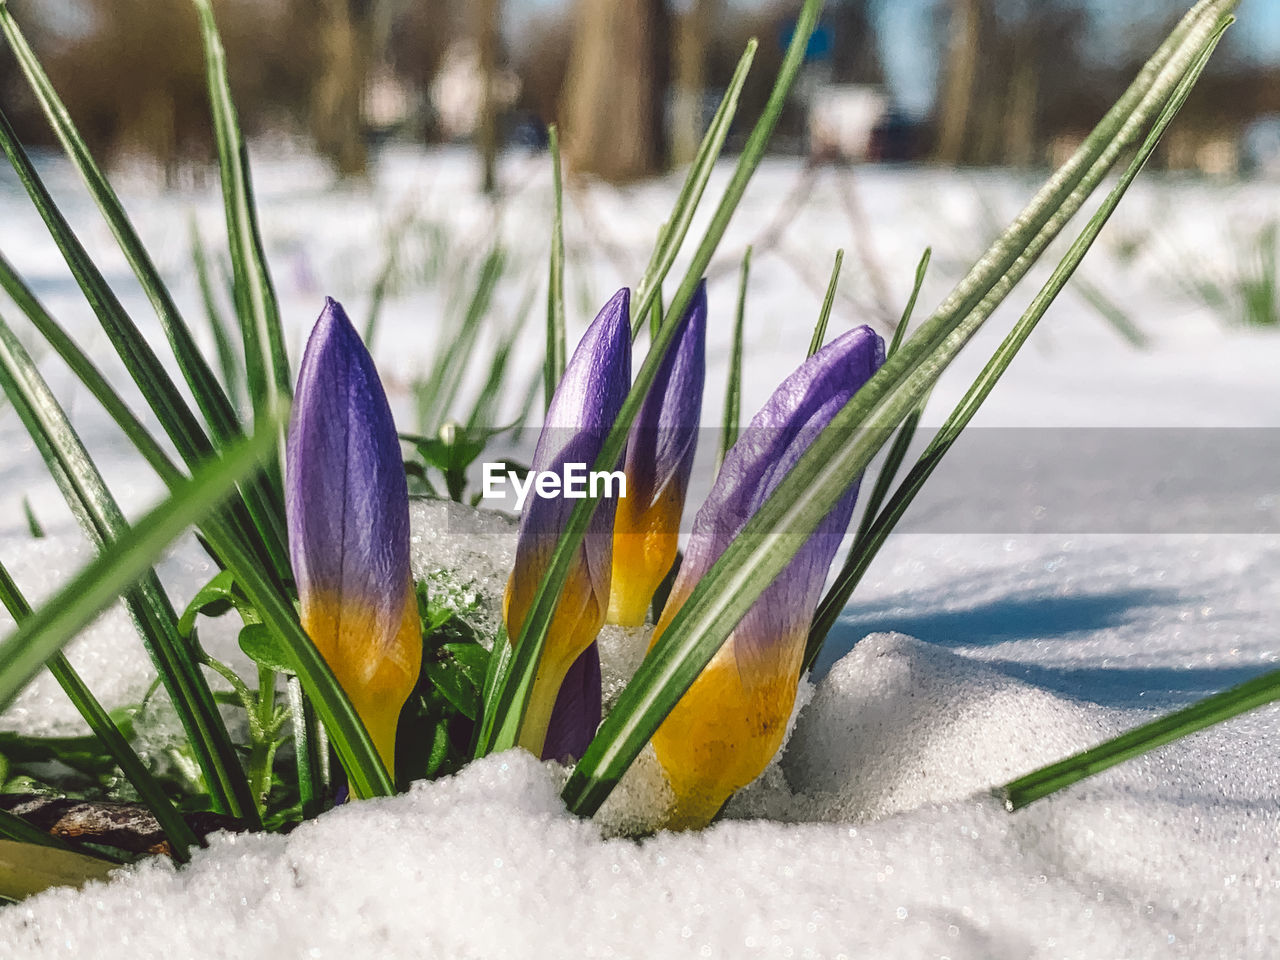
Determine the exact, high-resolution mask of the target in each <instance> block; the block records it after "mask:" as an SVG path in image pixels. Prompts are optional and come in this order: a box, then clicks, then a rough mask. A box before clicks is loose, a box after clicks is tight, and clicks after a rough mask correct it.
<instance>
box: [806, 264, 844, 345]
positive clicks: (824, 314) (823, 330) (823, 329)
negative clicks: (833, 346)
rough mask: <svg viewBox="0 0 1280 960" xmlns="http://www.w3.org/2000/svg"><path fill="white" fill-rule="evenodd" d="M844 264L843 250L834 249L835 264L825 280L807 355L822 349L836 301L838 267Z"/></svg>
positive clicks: (838, 278)
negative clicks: (820, 308) (824, 292)
mask: <svg viewBox="0 0 1280 960" xmlns="http://www.w3.org/2000/svg"><path fill="white" fill-rule="evenodd" d="M843 264H844V250H843V249H840V250H837V251H836V262H835V266H833V267H832V268H831V279H830V280H828V281H827V293H826V295H825V296H824V297H823V298H822V310H821V311H819V313H818V322H817V323H816V324H815V325H814V328H813V339H812V340H810V341H809V356H811V357H812V356H813V355H814V354H815V353H817V352H818V351H819V350H821V349H822V341H823V340H825V339H826V338H827V321H829V320H830V319H831V307H832V305H833V304H834V303H835V302H836V285H837V284H838V283H839V282H840V267H841V266H843Z"/></svg>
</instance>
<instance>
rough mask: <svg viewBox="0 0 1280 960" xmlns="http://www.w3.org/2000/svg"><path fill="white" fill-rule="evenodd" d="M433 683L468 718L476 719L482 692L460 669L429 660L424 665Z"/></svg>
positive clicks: (423, 668)
mask: <svg viewBox="0 0 1280 960" xmlns="http://www.w3.org/2000/svg"><path fill="white" fill-rule="evenodd" d="M422 672H423V673H425V674H426V676H427V679H428V680H430V681H431V685H432V686H433V687H435V688H436V690H437V691H438V692H439V693H440V695H441V696H443V697H444V698H445V699H446V700H448V701H449V702H450V703H451V704H453V705H454V706H455V707H456V708H457V709H458V711H459V712H460V713H461V714H462V715H463V716H464V717H466V718H467V719H468V720H474V719H476V717H477V716H478V715H479V713H480V693H479V691H478V690H476V688H475V685H474V684H472V683H471V681H470V679H469V678H468V677H467V676H466V675H465V674H464V673H463V672H462V671H461V670H459V669H457V668H456V667H454V666H452V665H451V664H448V663H444V662H442V661H439V660H433V661H428V662H426V663H424V664H423V665H422Z"/></svg>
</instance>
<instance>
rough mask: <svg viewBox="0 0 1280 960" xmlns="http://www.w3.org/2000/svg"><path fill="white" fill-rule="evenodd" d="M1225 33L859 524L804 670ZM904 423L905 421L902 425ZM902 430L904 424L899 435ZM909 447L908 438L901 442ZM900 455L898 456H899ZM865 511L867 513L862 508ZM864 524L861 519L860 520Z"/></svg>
mask: <svg viewBox="0 0 1280 960" xmlns="http://www.w3.org/2000/svg"><path fill="white" fill-rule="evenodd" d="M1226 27H1227V23H1226V22H1223V23H1222V24H1221V25H1220V26H1219V28H1218V30H1217V31H1216V32H1214V33H1213V34H1212V35H1211V36H1210V37H1209V39H1208V40H1207V41H1206V45H1205V47H1204V49H1203V51H1202V52H1201V54H1200V56H1199V57H1198V58H1197V59H1196V60H1195V61H1193V62H1192V63H1191V65H1190V66H1189V67H1188V68H1187V70H1186V73H1185V74H1184V76H1183V77H1182V78H1181V80H1180V81H1179V84H1178V86H1177V87H1176V88H1175V89H1174V91H1173V93H1172V94H1171V95H1170V97H1169V101H1168V103H1167V104H1165V106H1164V108H1163V109H1162V110H1161V113H1160V116H1159V117H1158V118H1157V119H1156V121H1155V123H1154V124H1153V125H1152V128H1151V131H1150V132H1149V133H1148V134H1147V136H1146V139H1145V140H1144V141H1143V143H1142V145H1141V147H1140V148H1139V149H1138V152H1137V154H1136V155H1135V156H1134V158H1133V160H1132V161H1131V162H1130V163H1129V166H1128V167H1127V168H1126V170H1125V171H1124V173H1123V174H1122V175H1121V177H1120V180H1119V182H1118V183H1117V184H1116V186H1115V187H1114V188H1113V189H1112V190H1111V192H1110V193H1109V194H1108V195H1107V197H1106V199H1105V200H1104V201H1103V203H1102V206H1101V207H1100V208H1099V210H1098V212H1097V213H1095V214H1094V216H1093V217H1092V218H1090V220H1089V223H1088V224H1087V225H1086V226H1085V228H1084V230H1083V231H1081V233H1080V235H1079V236H1078V237H1077V238H1076V239H1075V241H1074V242H1073V243H1072V245H1071V248H1070V249H1069V250H1068V251H1067V253H1066V255H1065V256H1064V257H1063V259H1062V261H1061V262H1060V263H1059V264H1058V267H1057V268H1056V269H1055V270H1054V272H1053V274H1052V275H1051V276H1050V278H1049V280H1048V281H1047V282H1046V283H1045V285H1044V286H1043V287H1042V288H1041V289H1040V291H1039V292H1038V293H1037V294H1036V296H1035V298H1034V299H1033V300H1032V301H1031V303H1030V305H1029V306H1028V307H1027V309H1026V311H1025V312H1024V313H1023V315H1022V317H1021V318H1020V319H1019V320H1018V322H1017V324H1015V325H1014V327H1013V329H1012V330H1011V331H1010V332H1009V334H1008V336H1006V337H1005V339H1004V341H1003V342H1002V343H1001V344H1000V346H999V347H998V348H997V349H996V351H995V353H994V354H992V356H991V359H990V360H988V361H987V363H986V365H985V366H984V367H983V369H982V372H981V373H980V374H979V375H978V377H977V378H976V379H975V380H974V382H973V384H972V385H971V386H970V387H969V389H968V390H967V391H966V392H965V394H964V396H963V397H962V398H961V400H960V402H959V403H958V404H956V407H955V409H954V410H952V412H951V414H950V415H949V416H948V417H947V420H946V422H945V423H943V425H942V427H941V428H940V429H939V430H938V432H937V434H936V435H935V436H934V438H933V439H932V440H931V441H930V443H929V445H928V446H927V447H926V448H925V450H924V452H923V453H922V454H921V455H920V458H919V460H918V461H917V462H916V464H915V465H914V466H913V467H912V469H911V471H910V472H909V473H908V474H907V477H906V479H905V480H903V482H902V484H901V486H899V487H898V489H897V490H895V491H894V493H893V496H892V497H891V498H890V500H889V502H888V504H887V505H886V506H885V508H884V510H883V512H877V513H876V514H874V515H873V516H874V517H875V519H874V521H873V522H871V523H869V524H865V526H864V528H863V529H860V530H859V532H858V537H857V539H856V541H855V543H854V547H853V549H852V551H851V552H850V555H849V558H848V560H847V561H846V563H845V565H844V567H843V569H841V571H840V574H839V576H837V578H836V581H835V583H833V584H832V586H831V589H830V590H828V591H827V594H826V595H825V596H824V597H823V599H822V602H821V603H820V604H819V605H818V610H817V613H816V614H815V616H814V619H813V624H812V626H811V627H810V631H809V639H808V644H807V647H806V651H805V667H806V668H808V667H810V666H812V665H813V662H814V661H815V660H816V659H817V656H818V653H819V651H820V650H821V647H822V643H823V641H824V640H825V639H826V636H827V634H828V633H829V632H830V630H831V627H832V626H833V625H834V624H835V622H836V620H837V618H838V617H839V616H840V611H841V610H843V609H844V607H845V604H847V603H848V602H849V597H850V596H852V594H853V591H854V589H855V588H856V587H857V585H858V583H859V582H860V581H861V579H862V577H863V576H864V575H865V574H866V572H867V568H868V567H870V565H871V561H872V560H873V559H875V556H876V554H877V553H878V552H879V550H880V548H881V546H883V545H884V542H885V540H886V539H887V538H888V536H889V534H890V533H891V532H892V531H893V528H894V527H895V526H897V524H898V521H899V520H901V519H902V516H903V514H904V513H905V512H906V510H907V507H908V506H910V504H911V502H912V500H914V499H915V496H916V494H917V493H919V492H920V490H921V489H922V488H923V487H924V484H925V482H926V481H927V480H928V479H929V477H930V476H931V475H932V474H933V471H934V470H936V469H937V467H938V464H939V463H940V462H941V461H942V458H943V457H944V456H945V455H946V453H947V451H948V450H950V449H951V446H952V445H953V444H954V443H955V441H956V440H957V439H958V438H959V436H960V433H961V431H963V430H964V428H965V427H966V426H968V424H969V422H970V421H971V420H972V419H973V417H974V415H975V414H976V413H977V412H978V409H979V407H981V406H982V403H983V401H985V400H986V398H987V397H988V396H989V395H990V393H991V391H992V389H994V387H995V385H996V383H997V382H998V381H999V379H1000V377H1001V376H1002V375H1003V374H1004V371H1005V370H1006V369H1007V368H1008V366H1009V364H1010V363H1011V362H1012V361H1013V358H1014V357H1015V356H1016V355H1017V353H1018V351H1019V350H1021V349H1022V346H1023V344H1024V343H1026V341H1027V338H1028V337H1030V336H1031V332H1032V331H1033V330H1034V329H1035V327H1036V325H1037V324H1038V323H1039V322H1040V319H1041V317H1043V316H1044V314H1045V312H1046V311H1047V310H1048V309H1049V306H1050V304H1052V303H1053V301H1054V299H1055V298H1056V297H1057V296H1058V294H1059V293H1061V292H1062V289H1063V287H1064V286H1065V285H1066V283H1067V281H1068V280H1070V279H1071V277H1072V275H1073V274H1074V273H1075V270H1076V268H1077V267H1078V266H1079V265H1080V262H1081V261H1082V260H1083V259H1084V255H1085V253H1087V252H1088V250H1089V248H1090V247H1091V246H1092V245H1093V242H1094V240H1095V239H1096V238H1097V236H1098V233H1099V232H1100V231H1101V230H1102V227H1103V226H1104V225H1105V224H1106V222H1107V220H1108V219H1109V218H1110V216H1111V214H1112V213H1113V212H1114V211H1115V209H1116V207H1117V206H1118V205H1119V203H1120V200H1121V199H1122V198H1123V197H1124V195H1125V192H1126V191H1127V190H1128V189H1129V186H1130V185H1131V184H1132V183H1133V181H1134V179H1135V178H1136V177H1137V175H1138V174H1139V172H1141V170H1142V168H1143V166H1144V165H1145V164H1146V162H1147V160H1148V159H1149V158H1150V156H1151V153H1152V152H1153V151H1154V150H1155V148H1156V145H1157V144H1158V143H1159V140H1160V137H1161V136H1162V135H1163V133H1164V131H1165V129H1166V128H1167V127H1168V125H1169V124H1170V123H1171V122H1172V121H1173V118H1174V117H1175V116H1176V115H1177V113H1178V110H1179V109H1180V108H1181V107H1182V104H1183V103H1184V102H1185V100H1186V97H1187V95H1188V94H1189V93H1190V91H1191V88H1192V87H1193V86H1194V85H1195V82H1196V80H1197V79H1198V78H1199V76H1200V73H1201V71H1202V70H1203V69H1204V64H1205V63H1206V62H1207V61H1208V58H1209V56H1210V54H1211V53H1212V52H1213V49H1214V47H1215V46H1216V44H1217V41H1218V38H1219V37H1220V36H1221V33H1222V31H1223V30H1225V29H1226ZM913 414H914V416H915V419H916V420H918V419H919V410H917V411H913ZM908 422H910V420H909V421H908ZM905 429H906V424H904V431H905ZM907 442H908V443H909V442H910V438H909V437H908V438H907ZM905 452H906V451H905V449H904V450H903V451H902V453H904V454H905ZM868 510H870V508H868ZM864 521H865V517H864Z"/></svg>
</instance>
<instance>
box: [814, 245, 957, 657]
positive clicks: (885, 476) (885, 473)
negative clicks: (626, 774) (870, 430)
mask: <svg viewBox="0 0 1280 960" xmlns="http://www.w3.org/2000/svg"><path fill="white" fill-rule="evenodd" d="M931 255H932V251H931V249H930V248H928V247H926V248H925V251H924V255H923V256H922V257H921V258H920V263H919V265H918V266H917V267H916V279H915V284H914V285H913V286H912V288H911V296H910V297H909V298H908V299H907V306H906V308H905V309H904V310H903V311H902V317H901V318H900V319H899V320H898V325H897V326H896V327H895V328H894V330H893V339H892V340H891V341H890V342H889V350H888V352H887V353H886V356H892V355H893V354H894V353H895V352H896V351H897V349H898V347H899V346H901V344H902V338H903V336H904V335H905V334H906V330H907V326H908V324H910V322H911V314H912V312H913V311H914V310H915V306H916V299H917V298H918V297H919V295H920V287H921V286H923V285H924V277H925V271H926V270H928V268H929V258H930V256H931ZM926 403H928V395H927V394H926V395H925V397H924V399H923V400H921V401H920V403H919V404H917V406H916V409H915V410H913V411H911V413H910V414H908V415H907V419H906V420H904V421H903V423H902V426H901V427H900V428H899V429H898V435H897V436H896V437H894V440H893V446H891V447H890V448H889V453H888V455H887V456H886V457H885V461H884V466H883V467H881V468H880V472H879V473H878V474H876V483H875V486H874V487H873V488H872V490H871V495H870V496H869V497H868V498H867V503H866V506H865V507H864V508H863V511H862V520H861V521H860V522H859V524H858V532H857V534H856V535H855V536H854V544H855V546H854V549H853V550H851V551H850V552H849V556H848V558H847V559H846V560H845V563H844V567H845V569H849V568H850V567H851V565H852V564H854V563H856V562H857V554H858V550H857V546H856V545H857V544H858V543H861V542H862V541H864V540H865V539H866V536H867V531H868V530H869V529H870V527H871V523H872V521H873V520H875V518H876V514H877V513H879V512H880V505H881V504H882V503H884V498H885V497H886V496H888V495H889V488H890V487H891V486H892V485H893V481H894V478H895V477H897V475H898V470H899V468H900V467H901V466H902V461H903V460H904V459H906V456H907V450H908V449H909V448H910V446H911V440H912V438H913V437H915V433H916V427H917V426H919V424H920V417H921V415H922V414H923V413H924V408H925V404H926ZM843 575H844V571H843V570H842V571H841V576H842V577H843ZM837 582H839V578H837ZM832 596H833V594H832V592H831V591H828V592H827V596H826V597H824V598H823V602H822V604H820V605H819V609H821V608H822V605H823V604H826V603H827V602H828V599H829V598H831V597H832ZM844 602H848V598H847V597H846V598H845V601H844ZM810 662H811V661H810V659H809V658H807V657H806V659H805V667H806V669H807V668H808V666H809V665H810Z"/></svg>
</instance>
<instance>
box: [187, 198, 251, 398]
mask: <svg viewBox="0 0 1280 960" xmlns="http://www.w3.org/2000/svg"><path fill="white" fill-rule="evenodd" d="M191 262H192V265H193V266H194V267H195V270H196V283H197V284H198V285H199V287H200V300H201V302H203V304H204V315H205V320H206V321H207V322H208V324H209V331H210V333H212V334H213V346H214V349H215V350H216V351H217V353H218V367H219V368H220V369H221V371H222V382H223V383H225V384H226V385H227V399H228V400H230V401H231V405H232V407H233V408H234V407H235V405H236V403H237V402H238V401H240V400H241V398H242V397H243V390H244V360H243V349H242V350H241V354H240V359H237V355H236V347H235V345H234V344H233V343H232V333H231V329H230V327H229V326H228V324H227V322H226V320H225V319H224V318H223V316H222V311H221V310H220V309H219V308H218V299H217V297H216V296H215V295H214V292H213V278H212V277H210V276H209V257H208V255H207V254H206V253H205V249H204V241H203V240H202V239H201V238H200V228H199V227H198V226H197V225H196V220H195V217H192V218H191Z"/></svg>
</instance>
